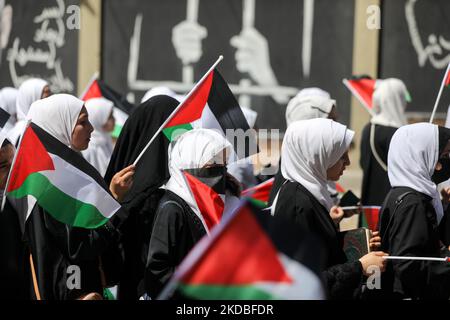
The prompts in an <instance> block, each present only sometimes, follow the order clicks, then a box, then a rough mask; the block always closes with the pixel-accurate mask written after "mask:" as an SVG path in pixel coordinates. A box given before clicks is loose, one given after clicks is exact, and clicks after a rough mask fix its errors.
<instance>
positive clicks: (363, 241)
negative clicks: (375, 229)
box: [339, 228, 371, 262]
mask: <svg viewBox="0 0 450 320" xmlns="http://www.w3.org/2000/svg"><path fill="white" fill-rule="evenodd" d="M339 236H340V237H341V240H342V246H343V249H344V252H345V255H346V256H347V260H348V261H350V262H353V261H357V260H359V259H360V258H361V257H362V256H364V255H366V254H368V253H369V252H370V245H369V240H370V238H371V231H370V230H369V229H367V228H358V229H352V230H347V231H342V232H339Z"/></svg>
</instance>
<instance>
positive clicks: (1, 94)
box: [0, 87, 18, 132]
mask: <svg viewBox="0 0 450 320" xmlns="http://www.w3.org/2000/svg"><path fill="white" fill-rule="evenodd" d="M17 94H18V90H17V89H15V88H11V87H6V88H3V89H2V90H0V108H2V109H3V110H5V111H6V112H8V113H9V114H10V116H11V117H10V118H9V120H8V122H7V123H6V125H5V127H4V130H5V131H6V132H9V131H11V130H12V129H13V128H14V125H15V123H16V121H17V115H16V99H17Z"/></svg>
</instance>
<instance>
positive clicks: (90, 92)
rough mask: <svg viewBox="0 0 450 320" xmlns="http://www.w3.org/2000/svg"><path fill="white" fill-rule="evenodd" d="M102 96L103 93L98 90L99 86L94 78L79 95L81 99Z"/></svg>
mask: <svg viewBox="0 0 450 320" xmlns="http://www.w3.org/2000/svg"><path fill="white" fill-rule="evenodd" d="M102 97H103V94H102V91H101V90H100V86H99V85H98V82H97V80H94V81H92V82H91V84H90V85H89V87H88V88H87V89H86V91H85V93H84V94H83V96H82V97H81V100H83V101H87V100H89V99H93V98H102Z"/></svg>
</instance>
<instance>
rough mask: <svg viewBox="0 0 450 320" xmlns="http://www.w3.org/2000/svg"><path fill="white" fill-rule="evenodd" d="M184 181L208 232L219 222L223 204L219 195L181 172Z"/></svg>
mask: <svg viewBox="0 0 450 320" xmlns="http://www.w3.org/2000/svg"><path fill="white" fill-rule="evenodd" d="M183 173H184V176H185V177H186V181H187V183H188V185H189V188H190V190H191V192H192V195H193V196H194V200H195V202H196V203H197V207H198V209H199V211H200V214H201V215H202V218H203V220H204V221H205V224H206V226H205V228H206V229H207V230H208V231H209V230H211V229H212V228H213V227H214V226H215V225H217V224H218V223H219V222H220V219H221V218H222V215H223V210H224V207H225V204H224V203H223V200H222V198H221V197H220V195H219V194H218V193H217V192H215V191H214V190H213V189H212V188H210V187H209V186H207V185H206V184H204V183H203V182H201V181H200V180H198V179H197V178H195V177H194V176H192V175H190V174H189V173H187V172H183Z"/></svg>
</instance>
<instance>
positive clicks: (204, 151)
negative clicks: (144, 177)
mask: <svg viewBox="0 0 450 320" xmlns="http://www.w3.org/2000/svg"><path fill="white" fill-rule="evenodd" d="M223 150H226V151H227V155H228V154H230V150H231V144H230V143H229V142H228V140H226V139H225V138H224V137H223V136H222V135H220V134H219V133H217V132H215V131H213V130H210V129H194V130H191V131H188V132H186V133H184V134H182V135H181V136H180V137H178V139H177V140H176V142H175V145H174V146H173V148H172V145H171V146H170V147H169V173H170V179H169V181H167V184H166V186H165V188H166V189H167V190H170V191H172V192H173V193H175V194H176V195H178V196H179V197H181V198H182V199H183V200H184V201H185V202H186V203H187V204H188V205H189V207H191V209H192V210H193V211H194V212H196V213H198V212H197V211H198V210H197V206H196V204H195V200H194V199H193V198H192V196H191V194H190V192H189V190H188V189H187V186H186V182H185V180H184V176H183V173H182V170H184V169H198V168H202V167H203V166H204V165H206V164H207V163H209V162H211V161H214V160H215V159H214V158H216V157H218V159H221V156H222V151H223ZM222 161H223V160H222Z"/></svg>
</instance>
